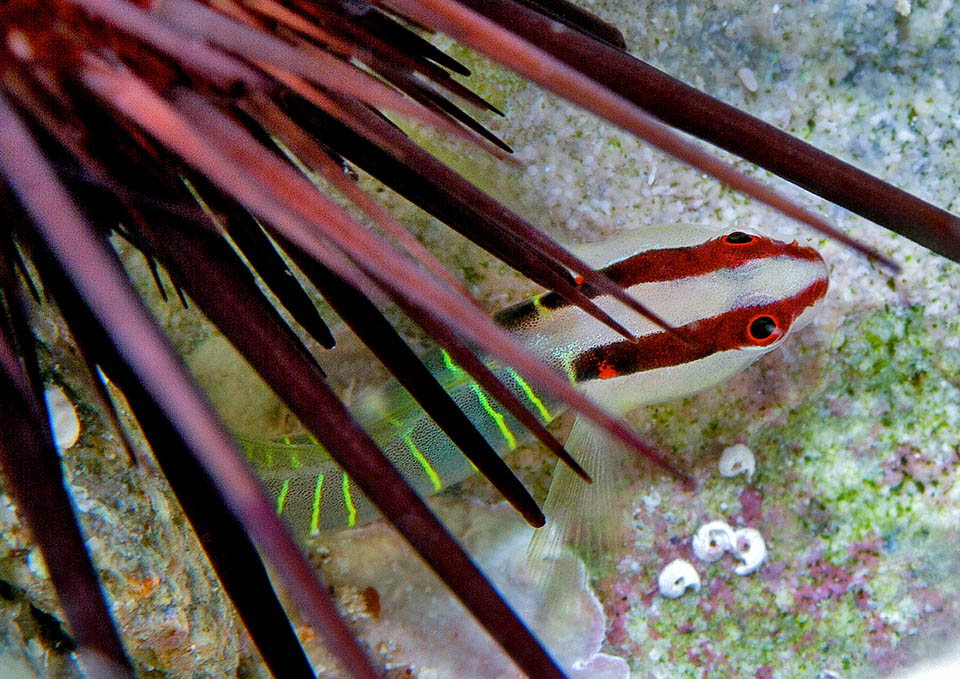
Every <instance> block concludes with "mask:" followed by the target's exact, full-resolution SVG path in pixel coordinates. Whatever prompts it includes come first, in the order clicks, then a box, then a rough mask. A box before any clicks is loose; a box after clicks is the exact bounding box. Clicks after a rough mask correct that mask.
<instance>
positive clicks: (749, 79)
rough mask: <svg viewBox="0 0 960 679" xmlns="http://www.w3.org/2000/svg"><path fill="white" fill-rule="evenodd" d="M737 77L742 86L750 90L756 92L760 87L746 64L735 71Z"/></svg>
mask: <svg viewBox="0 0 960 679" xmlns="http://www.w3.org/2000/svg"><path fill="white" fill-rule="evenodd" d="M737 77H738V78H740V82H742V83H743V86H744V87H746V88H747V90H749V91H750V92H756V91H757V90H758V89H759V88H760V83H758V82H757V76H756V75H754V73H753V71H752V70H750V69H749V68H747V67H746V66H744V67H743V68H741V69H740V70H739V71H737Z"/></svg>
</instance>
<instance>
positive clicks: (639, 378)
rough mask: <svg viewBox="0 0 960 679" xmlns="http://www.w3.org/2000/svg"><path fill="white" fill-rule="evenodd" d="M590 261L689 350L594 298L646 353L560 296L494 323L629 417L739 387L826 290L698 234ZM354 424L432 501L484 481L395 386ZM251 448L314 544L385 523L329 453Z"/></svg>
mask: <svg viewBox="0 0 960 679" xmlns="http://www.w3.org/2000/svg"><path fill="white" fill-rule="evenodd" d="M583 256H584V258H585V259H587V261H588V262H590V263H591V264H592V265H593V266H595V267H596V268H598V269H601V270H602V271H603V272H604V273H605V274H606V275H608V276H609V277H610V278H612V279H613V280H615V281H616V282H617V283H618V284H619V285H621V286H622V287H623V288H624V289H625V290H627V291H628V292H629V293H630V294H631V295H632V296H633V297H635V298H636V299H638V300H639V301H640V302H641V303H643V304H644V305H646V306H647V307H648V308H650V309H652V310H653V311H655V312H656V313H658V314H659V315H660V316H661V317H662V318H664V319H665V320H667V322H669V323H671V324H672V325H674V326H676V327H679V328H681V329H682V331H683V332H684V333H685V334H686V335H687V336H688V337H689V338H690V341H689V342H686V343H684V342H681V341H679V340H677V339H676V338H675V337H674V336H673V335H671V334H669V333H665V332H664V331H662V330H661V329H660V328H659V327H657V326H655V325H654V324H652V323H651V322H649V321H647V320H646V319H644V318H642V317H640V316H639V315H637V314H635V313H634V312H632V311H630V310H628V309H626V308H625V307H624V306H622V305H621V304H620V303H619V302H617V301H615V300H614V299H612V298H610V297H608V296H607V295H603V294H599V293H598V292H597V291H596V290H593V289H591V288H590V287H589V286H588V285H584V286H583V287H582V290H583V292H584V293H585V294H587V295H588V296H590V297H592V298H593V300H594V302H595V303H597V304H598V305H599V306H600V307H601V308H603V309H604V310H606V311H607V312H608V313H609V314H611V315H612V316H613V317H614V318H616V319H617V320H618V321H619V322H620V323H622V324H623V325H624V326H626V327H627V328H629V329H630V330H631V331H633V332H634V333H635V334H636V335H637V337H638V338H639V341H638V342H628V341H626V340H624V339H623V338H621V337H620V336H619V335H617V334H616V333H614V332H613V331H612V330H610V329H609V328H608V327H607V326H605V325H603V324H601V323H599V322H598V321H596V320H595V319H594V318H592V317H591V316H589V315H587V314H586V313H584V312H583V311H581V310H580V309H579V308H577V307H574V306H571V305H569V304H568V303H567V302H566V301H565V300H563V298H561V297H560V296H559V295H557V294H556V293H545V294H543V295H540V296H539V297H537V298H536V299H534V300H530V301H528V302H524V303H521V304H518V305H515V306H513V307H510V308H509V309H506V310H504V311H503V312H501V313H499V314H497V320H498V322H500V323H501V324H502V325H504V326H505V327H506V328H507V329H509V330H511V331H512V332H513V333H514V334H516V335H517V337H518V338H520V339H521V340H522V341H523V342H524V343H525V344H526V346H527V347H528V348H529V349H530V350H531V351H532V352H533V353H534V354H536V355H537V356H539V357H540V358H541V359H542V360H544V361H545V362H546V363H547V364H548V365H551V366H552V367H554V368H555V369H556V370H557V371H558V372H562V373H565V374H567V375H568V376H569V377H570V379H571V381H572V382H573V383H574V384H575V385H576V386H577V387H578V388H580V389H583V390H584V391H586V392H587V394H588V395H589V396H590V397H591V398H593V399H595V400H596V401H598V402H599V403H601V404H603V405H605V406H606V407H608V408H610V409H612V410H614V411H616V412H619V413H622V412H626V411H627V410H630V409H632V408H635V407H637V406H640V405H645V404H650V403H657V402H661V401H666V400H670V399H674V398H678V397H681V396H685V395H688V394H691V393H695V392H697V391H700V390H702V389H705V388H707V387H709V386H712V385H715V384H718V383H720V382H722V381H724V380H726V379H728V378H729V377H731V376H733V375H734V374H736V373H737V372H739V371H741V370H742V369H743V368H745V367H746V366H747V365H749V364H750V363H752V362H753V361H754V360H756V359H757V358H758V357H759V356H761V355H763V354H764V353H766V352H768V351H771V350H772V349H774V348H775V347H776V346H778V345H779V344H780V343H781V342H782V341H783V340H784V339H785V338H786V336H787V335H788V334H789V332H790V331H791V330H793V329H796V328H798V327H801V326H802V325H804V324H805V323H806V322H807V321H808V320H809V319H810V317H811V316H812V314H813V312H814V311H815V308H816V306H817V304H818V303H819V301H820V300H821V299H822V297H823V295H824V294H825V292H826V288H827V271H826V266H825V265H824V263H823V260H822V259H821V258H820V256H819V255H818V254H817V253H816V252H815V251H814V250H812V249H810V248H806V247H802V246H799V245H797V244H796V243H795V242H794V243H791V244H785V243H781V242H779V241H775V240H772V239H769V238H766V237H763V236H759V235H755V234H748V233H745V232H741V231H733V232H728V233H718V232H717V231H715V230H712V229H707V228H704V227H698V226H688V225H674V226H668V227H660V228H657V229H645V230H642V231H636V232H633V233H631V234H629V235H628V236H626V237H624V238H621V239H618V240H616V241H612V242H610V243H605V244H602V245H594V246H588V247H587V248H585V249H584V252H583ZM424 360H425V363H426V364H427V366H428V368H430V370H431V372H432V373H433V374H434V375H435V376H436V377H437V379H438V381H439V382H440V383H441V384H442V385H443V387H444V389H446V390H447V392H448V393H449V394H450V395H451V397H452V398H453V399H454V401H455V402H456V403H457V405H458V406H460V408H461V409H462V410H463V411H464V413H465V414H466V415H467V417H468V418H469V419H470V420H471V422H473V423H474V424H475V425H476V426H477V428H478V429H479V430H480V432H481V433H482V434H483V435H484V437H485V438H486V439H487V440H488V441H489V442H490V444H491V446H493V448H494V449H495V450H496V451H497V452H498V453H500V454H504V453H506V452H509V451H510V450H512V449H513V448H515V447H516V446H517V445H521V444H523V443H525V442H527V441H529V440H530V436H529V435H528V433H527V432H526V430H525V429H523V428H522V427H521V426H520V425H519V424H518V423H517V422H516V420H515V419H514V418H513V417H511V416H510V415H509V413H507V412H505V411H504V410H503V409H502V408H501V407H500V405H499V404H498V403H497V402H496V401H495V400H494V399H492V398H491V397H489V395H488V394H486V392H485V391H484V390H483V389H481V388H480V387H479V386H478V385H477V384H476V383H475V382H474V381H473V380H471V379H470V377H469V376H468V375H467V374H466V373H465V372H464V371H463V370H461V369H460V368H458V367H457V366H456V365H455V364H454V363H453V362H452V361H451V360H450V357H449V356H448V355H447V354H446V353H445V352H443V351H441V350H435V351H433V352H431V353H430V354H428V355H427V357H426V358H425V359H424ZM490 367H491V368H492V369H493V371H494V373H495V374H496V375H497V376H498V377H499V378H500V379H501V380H502V381H503V382H504V383H505V384H506V385H507V386H508V387H509V388H510V389H511V390H512V391H513V393H514V394H515V395H516V396H517V397H518V398H519V399H520V400H521V402H523V403H524V404H525V405H526V406H527V407H528V408H529V409H530V411H531V412H533V413H534V414H535V415H536V416H537V417H538V418H540V419H541V420H542V421H543V422H549V421H550V420H551V419H553V418H554V417H556V416H557V415H558V414H560V412H562V410H563V408H562V405H561V404H558V403H556V402H554V401H552V400H551V399H547V398H544V397H542V396H540V395H538V394H536V393H535V392H534V390H533V389H531V387H530V385H528V384H527V383H526V382H525V381H524V380H523V378H522V377H521V376H520V375H518V374H517V373H516V372H515V371H513V370H512V369H510V368H509V367H505V366H501V365H498V364H495V363H491V364H490ZM358 419H359V420H360V422H361V424H363V425H364V427H365V428H366V429H367V431H368V432H370V434H371V436H372V437H373V438H374V440H375V441H376V442H377V444H378V445H379V446H380V447H381V449H382V450H383V452H384V453H385V454H386V455H387V457H388V458H389V459H390V460H391V461H392V462H393V463H394V465H396V466H397V468H398V469H399V470H400V471H401V472H402V473H403V474H404V476H405V477H406V478H407V479H408V481H409V482H410V483H411V485H412V486H413V487H414V488H415V489H416V490H417V491H418V492H419V493H421V494H423V495H429V494H431V493H435V492H437V491H438V490H439V489H441V488H443V487H446V486H449V485H451V484H454V483H457V482H458V481H461V480H463V479H464V478H466V477H467V476H469V475H470V474H471V473H472V472H473V471H474V469H473V466H472V465H471V464H470V462H469V461H468V460H467V459H466V458H465V457H464V456H463V455H462V454H461V453H460V451H459V450H458V449H457V448H456V446H454V445H453V443H451V442H450V440H449V439H448V438H447V436H446V435H445V434H444V433H443V432H442V431H441V430H440V429H439V427H437V425H436V424H435V423H434V422H433V420H432V419H430V417H428V416H427V415H426V414H425V413H424V412H423V411H422V410H421V409H420V407H419V406H418V405H417V404H416V403H415V402H414V401H413V399H412V398H411V397H410V396H409V394H407V392H406V391H405V390H404V389H403V388H402V387H400V386H399V384H397V383H391V384H388V385H387V386H386V387H385V388H384V389H383V390H382V391H380V392H378V393H377V394H375V395H372V396H368V397H366V398H365V399H363V401H362V403H361V404H360V406H359V407H358ZM243 443H244V444H245V448H246V449H247V451H248V454H249V455H250V458H251V460H252V461H253V463H254V464H255V466H257V467H258V469H259V471H260V473H261V475H262V477H263V479H264V482H265V484H266V486H267V488H268V489H269V490H270V491H271V492H272V493H273V494H274V497H275V498H276V499H277V510H278V512H279V513H280V515H281V516H282V517H284V518H285V519H287V520H288V522H289V523H290V524H291V525H292V526H293V527H294V528H295V529H298V530H302V531H309V532H311V533H317V532H319V531H322V530H327V529H335V528H342V527H345V526H348V525H354V524H356V523H362V522H365V521H369V520H370V519H372V518H374V517H375V516H376V514H375V511H374V509H373V508H372V506H371V505H370V503H369V502H368V501H367V499H366V498H365V497H364V496H363V495H362V493H361V492H360V490H359V489H358V488H357V487H356V486H355V485H354V484H353V483H352V482H351V481H349V479H347V478H346V477H345V476H344V475H343V474H342V473H341V472H340V471H339V469H338V468H337V467H336V465H335V464H334V463H333V462H332V461H331V460H330V458H329V457H328V456H327V455H326V453H325V452H324V451H323V450H322V449H321V448H320V447H319V446H317V445H315V444H312V443H310V442H301V443H296V444H294V445H288V444H278V443H260V442H250V441H243ZM571 452H572V453H574V454H575V453H576V451H571ZM278 461H280V462H281V463H280V464H278V463H277V462H278ZM284 461H285V462H284ZM334 479H336V480H337V481H340V482H339V483H338V482H336V481H333V480H334Z"/></svg>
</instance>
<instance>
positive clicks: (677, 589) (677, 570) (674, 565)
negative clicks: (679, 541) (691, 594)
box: [657, 559, 700, 599]
mask: <svg viewBox="0 0 960 679" xmlns="http://www.w3.org/2000/svg"><path fill="white" fill-rule="evenodd" d="M657 584H658V585H659V586H660V594H661V596H665V597H667V598H668V599H677V598H679V597H680V596H681V595H682V594H683V593H684V592H686V591H687V589H688V588H690V587H693V590H694V591H695V592H696V591H699V590H700V576H699V575H697V571H696V569H694V567H693V566H692V565H691V564H690V562H689V561H685V560H684V559H674V560H673V561H671V562H670V563H668V564H667V565H666V566H665V567H664V569H663V570H662V571H660V577H659V578H657Z"/></svg>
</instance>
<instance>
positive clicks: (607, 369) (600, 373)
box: [597, 360, 620, 380]
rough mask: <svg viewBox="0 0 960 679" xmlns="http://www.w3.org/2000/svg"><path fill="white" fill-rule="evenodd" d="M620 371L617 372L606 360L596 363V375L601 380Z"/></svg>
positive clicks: (614, 375)
mask: <svg viewBox="0 0 960 679" xmlns="http://www.w3.org/2000/svg"><path fill="white" fill-rule="evenodd" d="M619 374H620V373H618V372H617V369H616V368H614V367H613V366H612V365H610V364H609V363H608V362H607V361H606V360H604V361H600V363H598V364H597V377H599V378H600V379H601V380H606V379H609V378H611V377H616V376H617V375H619Z"/></svg>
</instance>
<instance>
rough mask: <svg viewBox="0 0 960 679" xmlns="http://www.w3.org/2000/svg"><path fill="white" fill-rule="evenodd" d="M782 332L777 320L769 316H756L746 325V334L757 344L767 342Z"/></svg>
mask: <svg viewBox="0 0 960 679" xmlns="http://www.w3.org/2000/svg"><path fill="white" fill-rule="evenodd" d="M782 334H783V333H782V332H781V330H780V326H778V325H777V321H776V320H775V319H774V318H772V317H770V316H757V317H755V318H754V319H753V320H752V321H750V325H749V326H747V335H748V336H749V337H750V339H751V340H752V341H753V342H756V343H757V344H769V343H771V342H773V341H775V340H777V339H778V338H779V337H780V336H781V335H782Z"/></svg>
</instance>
